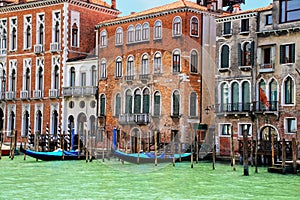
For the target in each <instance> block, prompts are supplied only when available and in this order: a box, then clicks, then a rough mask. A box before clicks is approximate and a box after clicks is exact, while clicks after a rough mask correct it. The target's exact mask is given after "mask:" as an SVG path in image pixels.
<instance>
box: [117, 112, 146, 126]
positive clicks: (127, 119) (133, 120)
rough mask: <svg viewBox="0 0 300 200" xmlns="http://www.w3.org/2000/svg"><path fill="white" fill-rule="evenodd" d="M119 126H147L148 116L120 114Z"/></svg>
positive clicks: (143, 114) (144, 114)
mask: <svg viewBox="0 0 300 200" xmlns="http://www.w3.org/2000/svg"><path fill="white" fill-rule="evenodd" d="M119 123H120V124H148V123H150V114H149V113H142V114H120V115H119Z"/></svg>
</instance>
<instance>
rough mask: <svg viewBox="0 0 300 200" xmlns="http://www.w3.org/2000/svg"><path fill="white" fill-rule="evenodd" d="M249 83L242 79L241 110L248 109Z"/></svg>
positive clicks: (249, 101)
mask: <svg viewBox="0 0 300 200" xmlns="http://www.w3.org/2000/svg"><path fill="white" fill-rule="evenodd" d="M250 94H251V93H250V83H249V82H248V81H244V82H243V83H242V111H250V107H251V96H250Z"/></svg>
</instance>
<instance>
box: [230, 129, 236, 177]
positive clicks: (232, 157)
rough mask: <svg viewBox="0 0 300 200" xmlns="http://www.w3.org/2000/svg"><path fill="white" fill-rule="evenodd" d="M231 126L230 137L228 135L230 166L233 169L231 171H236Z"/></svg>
mask: <svg viewBox="0 0 300 200" xmlns="http://www.w3.org/2000/svg"><path fill="white" fill-rule="evenodd" d="M232 130H233V129H232V126H231V135H230V140H231V145H230V146H231V165H232V168H233V171H235V170H236V168H235V155H234V141H233V131H232Z"/></svg>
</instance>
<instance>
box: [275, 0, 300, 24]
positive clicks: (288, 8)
mask: <svg viewBox="0 0 300 200" xmlns="http://www.w3.org/2000/svg"><path fill="white" fill-rule="evenodd" d="M279 9H280V22H281V23H286V22H292V21H298V20H300V1H299V0H280V6H279Z"/></svg>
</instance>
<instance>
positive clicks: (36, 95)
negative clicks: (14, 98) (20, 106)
mask: <svg viewBox="0 0 300 200" xmlns="http://www.w3.org/2000/svg"><path fill="white" fill-rule="evenodd" d="M33 98H35V99H41V98H43V92H42V90H34V91H33Z"/></svg>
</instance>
